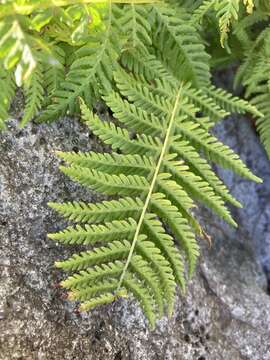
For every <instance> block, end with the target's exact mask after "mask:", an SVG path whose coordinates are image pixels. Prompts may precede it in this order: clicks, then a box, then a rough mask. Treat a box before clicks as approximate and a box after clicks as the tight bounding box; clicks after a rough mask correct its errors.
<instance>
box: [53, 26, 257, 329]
mask: <svg viewBox="0 0 270 360" xmlns="http://www.w3.org/2000/svg"><path fill="white" fill-rule="evenodd" d="M170 21H172V19H170ZM129 56H130V59H131V56H132V55H129ZM146 59H147V60H146V61H149V62H153V64H155V66H156V68H160V69H163V70H161V74H165V73H167V71H166V68H162V66H163V65H162V63H161V62H158V61H154V60H153V58H149V57H148V56H146ZM134 64H135V62H133V63H132V62H131V63H130V66H131V68H132V69H133V66H134ZM138 66H141V65H138ZM147 66H148V65H147ZM134 69H135V68H134ZM155 71H156V70H154V72H155ZM144 73H145V74H147V76H150V75H151V71H148V70H147V71H145V72H144ZM151 76H152V75H151ZM166 76H168V78H169V79H170V80H169V82H168V83H165V82H164V81H162V80H161V79H160V78H158V77H157V78H156V79H152V80H151V81H148V79H147V78H144V76H141V77H140V78H138V77H135V76H132V75H131V74H128V73H127V72H125V71H124V70H123V69H121V70H120V69H118V70H117V72H116V73H115V82H116V86H117V89H116V90H115V91H113V92H109V93H108V92H106V91H105V95H104V99H105V101H106V102H107V105H109V106H110V108H111V109H112V111H113V112H114V116H115V118H116V120H115V121H114V122H110V121H102V120H101V119H99V118H98V117H97V116H96V115H93V114H92V113H91V111H90V110H89V109H88V108H87V106H86V104H85V103H84V102H82V101H81V110H82V117H83V119H84V120H85V121H86V124H87V125H88V126H89V127H90V129H91V130H92V131H93V133H94V134H95V136H97V137H98V138H99V139H100V140H101V141H103V142H104V143H105V144H107V145H110V146H111V150H112V151H111V152H110V153H102V154H100V153H95V152H90V153H88V154H82V153H78V154H75V153H61V152H60V153H59V154H58V155H59V156H60V157H61V158H62V159H64V160H65V161H66V162H67V166H62V167H60V168H61V170H62V171H63V172H64V173H65V174H67V175H68V176H70V177H71V178H72V179H74V180H76V181H78V182H80V183H81V184H83V185H86V186H90V187H91V188H92V189H94V190H96V191H99V192H101V193H103V194H108V195H113V196H117V199H113V200H110V201H103V202H100V203H96V204H85V203H83V202H75V203H66V204H55V203H51V204H50V205H51V207H53V208H54V209H56V210H57V211H59V212H60V214H62V215H64V216H65V217H67V218H69V219H70V220H73V221H75V222H81V223H85V225H84V226H81V225H76V226H75V227H72V226H69V227H67V228H66V229H65V230H63V231H60V232H58V233H56V234H50V235H49V237H50V238H51V239H53V240H56V241H60V242H64V243H68V244H91V245H92V244H98V246H97V247H94V248H92V249H91V250H86V251H84V252H82V253H80V254H74V255H73V256H72V257H71V258H70V259H67V260H63V261H61V262H58V263H57V266H58V267H60V268H63V269H65V270H67V271H74V272H75V274H74V275H71V276H69V277H68V278H67V279H66V280H64V281H63V282H62V286H64V287H66V288H68V289H70V290H71V295H70V298H71V299H73V300H80V301H82V305H81V309H83V310H84V309H89V308H92V306H94V305H98V304H102V303H103V302H104V303H107V302H109V301H114V300H116V299H117V298H118V296H121V294H127V295H131V296H133V297H135V299H137V301H138V302H139V303H140V305H141V307H142V309H143V310H144V313H145V315H146V317H147V319H148V321H149V323H150V325H151V326H153V325H154V323H155V321H156V320H157V319H158V318H160V317H161V316H162V315H163V313H167V314H168V315H171V314H172V312H173V307H174V302H175V293H176V285H179V286H180V287H181V288H182V289H183V290H184V289H185V278H186V267H187V268H188V274H189V275H191V274H192V273H193V272H194V270H195V265H196V261H197V259H198V256H199V245H198V243H197V241H196V238H195V233H198V234H201V233H202V232H203V231H202V229H201V227H200V225H199V224H198V222H197V221H196V219H195V218H194V215H193V214H192V212H191V209H192V208H193V207H194V206H195V204H194V201H199V202H202V203H203V204H204V205H206V206H208V207H210V208H211V209H213V210H214V211H215V212H216V213H217V214H218V215H220V216H221V217H222V218H224V219H225V220H226V221H227V222H229V223H230V224H232V225H235V222H234V220H233V219H232V217H231V215H230V213H229V211H228V209H227V208H226V206H225V201H229V202H231V203H233V204H235V205H238V206H239V205H240V204H239V203H238V202H237V201H236V200H235V199H234V198H233V197H232V196H231V195H230V194H229V192H228V190H227V188H226V187H225V185H224V184H223V183H222V182H221V181H220V180H219V179H218V178H217V176H216V175H215V174H214V173H213V171H212V169H211V167H210V165H209V164H208V162H207V160H205V159H204V158H203V157H201V156H200V155H199V152H201V151H202V152H203V153H204V154H205V155H206V156H207V157H209V158H210V159H211V160H214V161H215V162H216V163H218V164H223V165H224V166H225V167H229V168H231V169H233V170H235V171H237V172H238V173H240V174H242V175H244V176H247V177H249V178H251V179H254V180H258V178H257V177H255V175H253V174H251V172H249V170H248V169H247V168H246V167H245V165H244V164H243V163H242V162H241V161H240V159H239V158H238V157H237V155H236V154H234V153H233V152H232V151H231V150H230V149H229V148H228V147H226V146H225V145H223V144H221V143H219V142H218V141H217V139H215V138H214V137H213V136H212V135H210V134H209V133H208V131H207V129H208V127H209V123H210V122H211V120H207V119H206V118H205V119H206V123H205V124H204V125H205V126H202V125H201V123H200V120H199V118H198V121H197V114H196V110H195V109H196V108H199V109H201V108H203V109H204V111H205V112H207V113H208V114H209V115H210V116H211V117H212V118H214V120H217V118H220V117H222V116H223V115H224V114H225V111H224V110H223V108H222V107H221V106H219V105H218V104H217V103H216V102H215V100H214V98H213V97H211V96H208V95H206V94H204V92H203V91H202V92H197V91H195V90H193V88H191V87H190V85H185V84H183V83H182V82H181V81H179V80H178V79H177V78H176V77H173V75H172V74H168V73H167V75H166ZM194 102H197V103H196V106H193V104H194ZM183 109H184V110H183ZM202 119H204V118H202ZM202 119H201V122H202V123H203V120H202ZM192 120H193V121H194V120H195V121H196V122H194V123H193V122H192ZM117 121H118V122H120V124H121V126H118V125H117ZM119 152H120V153H119ZM119 197H120V198H119ZM88 223H91V224H88ZM170 234H172V235H170ZM174 240H175V241H174Z"/></svg>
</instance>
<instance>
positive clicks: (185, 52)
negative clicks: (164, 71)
mask: <svg viewBox="0 0 270 360" xmlns="http://www.w3.org/2000/svg"><path fill="white" fill-rule="evenodd" d="M153 13H154V16H155V18H156V23H157V24H156V29H158V31H157V32H156V34H155V44H157V46H159V48H160V50H161V51H162V54H164V56H165V58H166V59H167V61H168V62H169V64H170V67H171V69H174V73H175V74H177V75H178V76H179V77H180V79H181V80H183V81H190V82H191V83H193V84H196V85H202V84H206V83H208V82H209V79H210V72H209V66H208V60H209V56H208V55H207V53H206V52H205V49H204V46H203V44H202V42H201V41H200V38H199V37H198V34H197V32H196V29H195V27H193V26H192V25H191V24H189V23H188V21H187V19H181V15H180V14H176V11H175V9H173V8H168V7H166V6H163V5H154V6H153ZM175 59H177V62H176V63H173V61H175ZM180 67H181V72H179V68H180Z"/></svg>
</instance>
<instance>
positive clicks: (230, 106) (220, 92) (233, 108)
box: [204, 85, 263, 117]
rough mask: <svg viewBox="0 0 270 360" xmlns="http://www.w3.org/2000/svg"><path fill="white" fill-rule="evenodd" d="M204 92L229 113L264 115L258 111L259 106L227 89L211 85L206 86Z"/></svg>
mask: <svg viewBox="0 0 270 360" xmlns="http://www.w3.org/2000/svg"><path fill="white" fill-rule="evenodd" d="M204 92H206V93H207V94H208V95H210V96H211V97H212V98H213V99H215V101H216V102H217V103H218V104H219V106H221V107H222V108H223V109H225V110H226V111H228V112H229V113H236V114H245V113H250V114H252V115H254V116H256V117H262V116H263V115H262V113H261V112H260V111H258V108H256V107H255V106H253V105H252V104H251V103H250V102H248V101H246V100H244V99H240V98H239V97H237V96H233V95H232V94H230V93H228V92H227V91H226V90H224V89H221V88H216V87H215V86H213V85H212V86H210V87H206V88H204Z"/></svg>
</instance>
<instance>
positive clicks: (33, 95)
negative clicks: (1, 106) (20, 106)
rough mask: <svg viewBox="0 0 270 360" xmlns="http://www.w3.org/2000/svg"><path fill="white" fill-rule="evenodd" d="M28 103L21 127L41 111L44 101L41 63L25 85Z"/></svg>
mask: <svg viewBox="0 0 270 360" xmlns="http://www.w3.org/2000/svg"><path fill="white" fill-rule="evenodd" d="M24 93H25V98H26V104H25V109H24V114H23V118H22V121H21V127H23V126H24V125H25V124H27V123H28V122H29V121H30V120H32V119H33V118H34V117H35V116H36V115H37V114H38V112H39V110H40V109H41V107H42V104H43V101H44V87H43V71H42V66H41V64H38V65H37V66H36V69H35V71H33V73H32V75H31V77H30V79H29V81H28V83H27V84H26V85H25V86H24Z"/></svg>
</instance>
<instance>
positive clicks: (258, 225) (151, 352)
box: [0, 118, 270, 360]
mask: <svg viewBox="0 0 270 360" xmlns="http://www.w3.org/2000/svg"><path fill="white" fill-rule="evenodd" d="M216 131H217V134H218V136H219V137H220V138H222V139H223V140H224V141H225V142H227V143H229V144H230V145H232V146H233V147H234V148H235V149H236V150H237V151H238V152H239V153H240V154H241V157H242V158H243V159H244V160H245V161H246V162H247V163H248V165H249V166H250V167H251V168H252V169H253V170H254V172H255V173H256V174H257V175H259V176H261V177H263V178H264V180H265V183H264V184H262V185H256V184H253V183H251V182H249V181H246V180H243V179H240V178H239V177H236V176H233V175H231V173H230V172H227V171H221V170H220V169H217V171H218V172H219V173H220V174H222V176H223V177H224V178H225V179H226V182H227V183H228V185H229V186H230V187H231V188H232V192H233V193H234V194H235V196H236V197H238V199H239V200H241V201H242V203H243V205H244V208H243V209H242V210H235V209H233V214H234V216H235V218H236V220H237V221H238V222H239V228H238V229H237V230H233V229H231V228H230V227H229V226H227V225H225V224H224V223H223V222H221V221H219V220H218V219H217V218H216V217H214V216H213V215H211V214H210V213H209V212H208V211H206V210H200V211H199V216H200V218H201V220H202V222H203V223H205V224H208V225H207V230H208V232H209V234H211V235H212V238H213V245H212V247H211V248H210V249H209V247H208V245H207V244H206V243H205V242H204V241H203V240H201V245H202V256H201V259H200V264H199V265H198V267H197V273H196V275H195V276H194V278H193V279H192V281H191V282H190V283H189V286H188V289H187V294H186V296H185V297H179V298H178V300H177V303H176V306H175V312H174V316H173V318H172V319H170V320H167V319H162V320H161V321H160V322H159V323H158V326H157V328H156V330H154V331H149V330H148V328H147V325H146V323H145V320H144V317H143V315H142V313H141V311H140V309H139V308H138V307H137V305H136V303H134V302H133V301H132V300H122V299H121V300H119V301H117V302H116V303H114V304H111V305H109V306H105V307H103V308H100V309H96V310H94V311H92V312H90V313H88V314H78V313H76V311H74V310H75V305H74V304H71V303H68V302H67V301H66V300H65V299H64V296H63V295H64V294H63V292H62V290H61V289H58V288H57V287H55V284H57V283H58V282H59V280H60V278H61V276H62V274H60V272H59V271H58V270H57V269H55V268H54V267H53V263H54V261H55V260H57V259H59V258H65V257H67V256H68V255H69V254H71V253H72V252H73V251H74V250H75V249H74V248H67V247H63V246H61V245H58V244H56V243H54V242H52V241H50V240H48V239H47V238H46V233H48V232H53V231H55V230H58V229H62V228H63V227H64V225H65V221H63V219H61V218H59V217H58V216H57V215H56V214H55V213H54V212H53V211H52V210H50V209H49V208H48V207H47V205H46V204H47V202H48V201H55V200H58V201H65V200H73V199H83V200H87V201H90V200H91V199H93V200H96V199H97V198H98V196H97V194H94V193H92V192H90V191H86V190H85V189H83V188H82V187H80V186H78V185H76V184H74V183H73V182H72V181H71V180H69V179H68V178H67V177H65V176H64V175H63V174H61V173H60V172H59V170H58V166H59V163H60V162H59V160H57V159H56V156H55V150H60V149H61V150H72V149H73V150H77V149H79V150H82V151H86V150H89V149H91V148H94V149H98V150H102V147H101V144H99V143H97V141H96V139H94V137H93V136H92V135H91V134H89V131H88V130H87V129H86V128H85V127H83V126H82V125H80V124H79V123H78V122H77V121H76V120H70V119H63V120H61V121H59V122H57V123H54V124H52V125H33V124H32V125H28V126H27V127H26V128H24V129H23V130H20V129H18V128H17V127H16V121H12V122H11V123H10V125H9V129H8V131H7V132H5V133H3V134H1V135H0V191H1V199H0V238H1V241H0V277H1V279H0V359H1V360H11V359H17V360H19V359H20V360H32V359H33V360H58V359H59V360H75V359H76V360H193V359H195V360H204V359H205V360H206V359H207V360H208V359H209V360H219V359H220V360H227V359H228V360H232V359H233V360H238V359H250V360H269V359H270V296H269V295H268V294H267V284H266V281H265V276H264V275H263V274H262V272H261V271H260V266H258V263H259V264H260V263H262V264H263V265H264V268H265V269H266V270H267V268H268V269H269V263H270V261H269V254H270V251H269V247H270V228H269V227H270V225H269V224H270V222H269V217H270V201H269V198H270V186H269V185H270V177H269V173H270V163H269V162H268V161H267V159H266V156H265V154H264V152H263V150H262V148H261V146H260V144H259V142H258V138H257V136H256V134H255V131H254V129H253V127H252V125H251V123H250V122H249V120H247V119H244V118H237V119H232V118H230V119H227V120H225V121H224V122H223V124H222V125H220V126H219V127H218V128H217V130H216Z"/></svg>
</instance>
